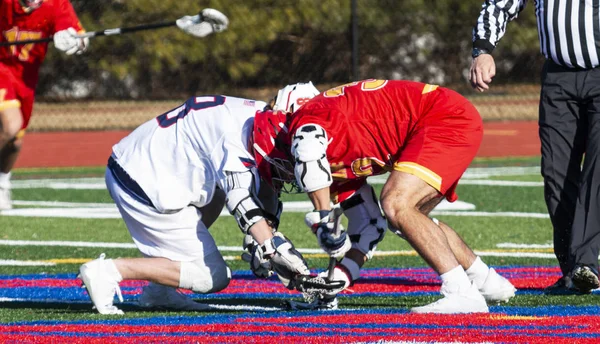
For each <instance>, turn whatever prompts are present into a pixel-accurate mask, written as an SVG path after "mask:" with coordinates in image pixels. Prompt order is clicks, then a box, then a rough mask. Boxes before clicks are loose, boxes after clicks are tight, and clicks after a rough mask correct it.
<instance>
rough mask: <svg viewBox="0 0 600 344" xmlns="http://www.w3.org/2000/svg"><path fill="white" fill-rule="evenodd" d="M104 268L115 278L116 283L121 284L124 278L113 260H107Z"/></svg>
mask: <svg viewBox="0 0 600 344" xmlns="http://www.w3.org/2000/svg"><path fill="white" fill-rule="evenodd" d="M104 267H105V268H106V272H108V275H109V276H110V277H112V278H114V279H115V281H117V282H121V281H122V280H123V276H121V273H120V272H119V269H117V266H116V265H115V262H113V260H112V259H106V260H105V261H104Z"/></svg>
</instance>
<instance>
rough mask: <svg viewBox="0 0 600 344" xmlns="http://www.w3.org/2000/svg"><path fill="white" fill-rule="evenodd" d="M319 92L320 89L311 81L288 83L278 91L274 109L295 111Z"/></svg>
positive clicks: (288, 111)
mask: <svg viewBox="0 0 600 344" xmlns="http://www.w3.org/2000/svg"><path fill="white" fill-rule="evenodd" d="M319 93H320V92H319V90H317V88H316V87H315V86H314V85H313V83H312V82H311V81H309V82H308V83H297V84H293V85H287V86H286V87H284V88H282V89H280V90H279V92H277V97H275V105H273V110H275V111H284V112H287V113H294V112H295V111H296V110H298V109H299V108H300V106H302V105H304V103H306V102H307V101H309V100H310V99H312V98H313V97H314V96H317V95H319Z"/></svg>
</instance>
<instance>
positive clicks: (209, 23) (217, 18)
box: [175, 8, 229, 37]
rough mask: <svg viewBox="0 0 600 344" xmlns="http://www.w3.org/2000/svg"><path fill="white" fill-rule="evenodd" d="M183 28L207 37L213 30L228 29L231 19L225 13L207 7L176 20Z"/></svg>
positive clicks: (195, 34) (178, 25)
mask: <svg viewBox="0 0 600 344" xmlns="http://www.w3.org/2000/svg"><path fill="white" fill-rule="evenodd" d="M175 24H177V27H178V28H180V29H181V30H183V31H185V32H187V33H189V34H191V35H193V36H196V37H206V36H208V35H210V34H211V33H213V32H221V31H225V29H227V26H228V25H229V19H228V18H227V16H226V15H224V14H223V13H221V12H219V11H217V10H215V9H212V8H205V9H203V10H202V11H201V12H200V14H198V15H195V16H184V17H181V18H179V19H177V20H176V21H175Z"/></svg>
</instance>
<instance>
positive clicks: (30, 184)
mask: <svg viewBox="0 0 600 344" xmlns="http://www.w3.org/2000/svg"><path fill="white" fill-rule="evenodd" d="M522 175H540V167H537V166H534V167H518V166H514V167H476V168H469V169H467V171H466V172H465V173H464V175H463V177H462V179H461V181H460V183H461V184H468V185H497V186H540V185H542V184H541V182H522V181H507V180H481V179H485V178H489V177H497V176H503V177H504V176H522ZM385 180H386V176H385V175H382V176H375V177H371V178H369V181H370V182H371V183H373V184H382V183H384V182H385ZM12 187H13V188H14V189H31V188H49V189H88V190H100V189H105V188H106V185H105V184H104V178H56V179H28V180H13V181H12Z"/></svg>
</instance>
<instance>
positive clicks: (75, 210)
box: [0, 200, 475, 219]
mask: <svg viewBox="0 0 600 344" xmlns="http://www.w3.org/2000/svg"><path fill="white" fill-rule="evenodd" d="M13 203H14V204H15V205H20V206H34V207H36V208H15V209H10V210H3V211H0V215H2V216H25V217H62V218H95V219H118V218H120V217H121V215H120V214H119V211H118V209H117V207H116V206H115V205H114V204H112V203H76V202H47V201H20V200H15V201H14V202H13ZM38 207H39V208H38ZM283 209H284V211H286V212H308V211H311V210H312V209H313V206H312V204H311V203H310V201H297V202H284V203H283ZM436 210H440V211H458V210H475V205H473V204H471V203H467V202H463V201H456V202H454V203H449V202H446V201H444V202H442V203H440V204H439V205H438V206H437V207H436ZM220 216H231V215H230V214H229V212H228V211H227V210H223V211H222V212H221V214H220Z"/></svg>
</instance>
